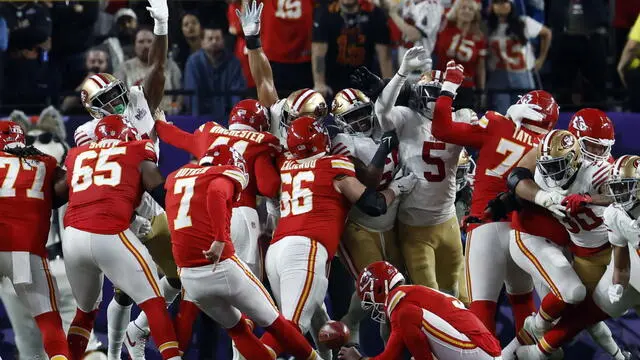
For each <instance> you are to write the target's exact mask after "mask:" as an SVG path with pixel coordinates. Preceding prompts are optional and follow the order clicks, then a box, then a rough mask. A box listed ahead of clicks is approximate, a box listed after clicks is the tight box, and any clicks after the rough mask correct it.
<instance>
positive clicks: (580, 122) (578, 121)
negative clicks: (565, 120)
mask: <svg viewBox="0 0 640 360" xmlns="http://www.w3.org/2000/svg"><path fill="white" fill-rule="evenodd" d="M573 128H574V129H576V130H578V131H587V129H588V128H587V123H586V122H585V121H584V119H583V118H582V116H577V117H576V118H575V120H574V121H573Z"/></svg>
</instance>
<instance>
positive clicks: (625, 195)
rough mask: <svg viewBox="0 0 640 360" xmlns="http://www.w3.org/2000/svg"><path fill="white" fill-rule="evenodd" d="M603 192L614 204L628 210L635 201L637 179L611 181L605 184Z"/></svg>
mask: <svg viewBox="0 0 640 360" xmlns="http://www.w3.org/2000/svg"><path fill="white" fill-rule="evenodd" d="M605 190H606V191H607V193H608V194H609V196H611V197H613V199H614V201H615V202H616V203H618V204H620V205H622V206H623V207H624V208H625V209H626V210H629V209H630V208H632V207H633V205H634V203H635V201H636V200H637V197H636V194H637V191H638V179H620V180H611V181H609V182H607V183H606V185H605Z"/></svg>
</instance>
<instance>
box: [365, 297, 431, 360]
mask: <svg viewBox="0 0 640 360" xmlns="http://www.w3.org/2000/svg"><path fill="white" fill-rule="evenodd" d="M405 348H407V349H408V350H409V353H411V356H413V358H414V359H415V360H433V355H432V354H431V348H430V347H429V340H428V339H427V336H426V335H425V334H424V333H423V332H422V309H420V308H419V307H417V306H415V305H411V304H400V305H398V307H397V309H396V310H395V311H394V312H393V313H392V314H391V337H390V338H389V342H387V347H385V349H384V352H383V353H382V354H380V355H378V356H375V357H373V358H371V359H375V360H396V359H401V358H402V352H403V350H404V349H405Z"/></svg>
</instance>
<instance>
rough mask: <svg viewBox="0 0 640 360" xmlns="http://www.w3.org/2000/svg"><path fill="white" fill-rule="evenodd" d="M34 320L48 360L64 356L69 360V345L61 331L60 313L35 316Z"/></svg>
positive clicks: (54, 312) (51, 312)
mask: <svg viewBox="0 0 640 360" xmlns="http://www.w3.org/2000/svg"><path fill="white" fill-rule="evenodd" d="M35 320H36V324H38V328H39V329H40V333H41V334H42V343H43V344H44V350H45V351H46V352H47V355H48V356H49V359H51V358H53V357H54V356H64V357H65V358H67V359H70V358H71V354H70V353H69V344H67V337H66V335H65V334H64V330H63V329H62V320H61V319H60V313H58V312H57V311H50V312H47V313H44V314H40V315H38V316H36V317H35Z"/></svg>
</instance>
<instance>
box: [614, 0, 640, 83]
mask: <svg viewBox="0 0 640 360" xmlns="http://www.w3.org/2000/svg"><path fill="white" fill-rule="evenodd" d="M638 14H640V0H626V1H616V2H615V5H614V14H613V31H614V33H613V40H614V43H615V54H616V56H619V55H621V54H622V51H623V50H624V46H625V44H626V43H627V34H629V31H630V30H631V27H632V26H633V24H634V23H635V21H636V18H637V17H638ZM616 59H618V58H616ZM613 88H614V89H623V86H622V83H621V82H620V77H619V76H614V77H613Z"/></svg>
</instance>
